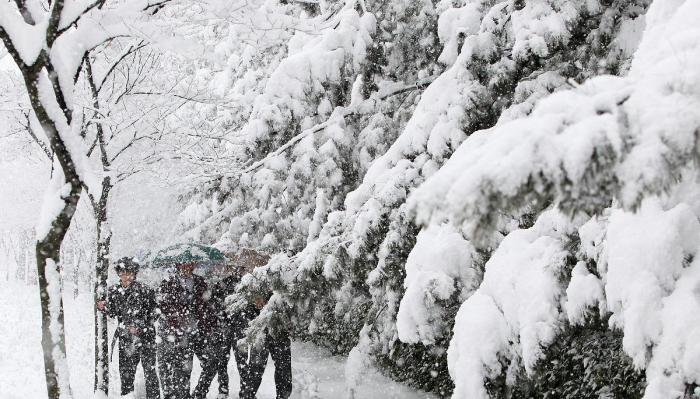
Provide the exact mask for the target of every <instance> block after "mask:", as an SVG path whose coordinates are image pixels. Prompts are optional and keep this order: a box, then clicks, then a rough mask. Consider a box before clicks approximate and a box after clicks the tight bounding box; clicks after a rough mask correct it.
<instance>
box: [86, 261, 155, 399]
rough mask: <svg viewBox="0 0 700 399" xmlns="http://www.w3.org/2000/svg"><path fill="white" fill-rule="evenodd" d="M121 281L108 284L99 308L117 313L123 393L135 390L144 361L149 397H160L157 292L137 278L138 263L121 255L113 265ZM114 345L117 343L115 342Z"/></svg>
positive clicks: (98, 305)
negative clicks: (157, 368) (156, 330)
mask: <svg viewBox="0 0 700 399" xmlns="http://www.w3.org/2000/svg"><path fill="white" fill-rule="evenodd" d="M114 269H115V271H116V272H117V274H118V275H119V284H116V285H114V286H112V287H110V288H109V290H108V292H107V300H106V301H100V302H98V303H97V308H98V309H99V310H100V311H103V312H105V313H106V314H107V315H108V316H109V317H116V318H117V321H118V323H119V324H118V326H117V329H116V331H115V335H114V338H113V341H112V342H114V339H118V340H119V376H120V377H121V387H122V395H128V394H130V393H131V392H133V391H134V376H135V375H136V366H137V365H138V364H139V361H140V362H141V367H143V374H144V377H145V379H146V397H147V398H148V399H158V398H160V389H159V387H158V375H157V373H156V332H155V326H154V322H155V317H156V299H155V292H154V291H153V290H152V289H151V288H149V287H147V286H145V285H144V284H141V283H140V282H138V281H135V280H136V274H137V273H138V270H139V264H138V263H137V262H136V261H134V260H133V259H131V258H128V257H126V258H121V259H119V260H118V261H117V263H116V264H115V266H114ZM113 345H114V344H113Z"/></svg>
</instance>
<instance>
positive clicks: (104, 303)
mask: <svg viewBox="0 0 700 399" xmlns="http://www.w3.org/2000/svg"><path fill="white" fill-rule="evenodd" d="M116 302H118V301H117V300H116V295H115V293H114V289H113V288H109V289H108V290H107V298H106V299H104V300H101V301H98V302H97V309H98V310H99V311H101V312H104V313H105V314H106V315H107V316H109V317H116V316H118V314H117V312H118V309H119V304H118V303H116Z"/></svg>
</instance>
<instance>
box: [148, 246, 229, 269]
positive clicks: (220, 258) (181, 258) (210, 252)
mask: <svg viewBox="0 0 700 399" xmlns="http://www.w3.org/2000/svg"><path fill="white" fill-rule="evenodd" d="M225 261H226V258H225V257H224V254H223V253H222V252H221V251H219V250H218V249H216V248H214V247H209V246H206V245H202V244H194V243H188V244H175V245H171V246H169V247H167V248H163V249H161V250H160V251H158V252H156V253H155V255H153V257H152V258H151V262H150V264H151V265H152V266H154V267H168V266H175V265H177V264H180V263H196V264H197V265H198V266H203V265H216V264H222V263H224V262H225Z"/></svg>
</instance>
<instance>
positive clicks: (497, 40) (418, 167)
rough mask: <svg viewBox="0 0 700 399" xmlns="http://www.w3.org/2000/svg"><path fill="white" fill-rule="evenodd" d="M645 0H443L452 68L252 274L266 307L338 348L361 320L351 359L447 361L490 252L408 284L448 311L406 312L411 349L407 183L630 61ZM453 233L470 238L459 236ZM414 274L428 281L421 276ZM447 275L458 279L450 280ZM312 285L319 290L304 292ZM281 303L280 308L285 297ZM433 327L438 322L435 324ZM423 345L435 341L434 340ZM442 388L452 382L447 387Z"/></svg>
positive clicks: (411, 237)
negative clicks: (338, 198) (480, 134)
mask: <svg viewBox="0 0 700 399" xmlns="http://www.w3.org/2000/svg"><path fill="white" fill-rule="evenodd" d="M646 4H647V2H645V1H639V2H633V1H624V2H623V1H620V2H615V3H614V4H613V5H610V6H602V5H600V4H593V3H586V4H580V3H579V2H572V1H571V2H567V1H533V2H519V1H515V2H510V1H505V2H470V3H468V4H466V5H463V6H461V7H460V6H459V5H457V6H453V5H452V3H450V2H443V3H440V4H439V5H438V7H437V9H438V11H439V12H440V24H439V27H438V33H439V34H440V39H441V42H442V44H443V46H444V48H443V51H442V53H441V55H440V61H441V62H442V63H444V64H446V65H447V66H448V69H447V70H446V71H445V72H442V73H440V74H439V77H438V78H437V79H436V80H435V81H434V82H433V83H432V84H431V85H430V86H429V87H428V89H427V90H426V91H425V92H424V93H423V94H422V96H421V98H420V100H419V101H418V102H417V106H416V108H415V111H414V112H413V113H412V116H411V119H410V121H409V122H408V124H407V125H406V127H405V128H404V129H403V133H402V134H401V136H400V137H399V138H398V139H397V140H396V141H395V142H394V143H393V145H392V146H391V148H389V149H388V150H387V152H386V153H385V154H384V155H382V156H381V157H379V158H378V159H377V160H376V161H375V162H374V163H373V164H372V166H371V167H370V168H369V169H368V171H367V173H366V174H365V175H364V178H363V182H362V184H361V185H360V186H359V187H358V188H357V189H356V190H354V191H353V192H351V193H350V194H349V195H348V196H347V198H346V200H345V204H344V208H345V209H342V210H340V211H339V212H335V213H331V214H329V216H328V222H327V223H326V225H325V226H324V228H323V229H322V231H321V232H320V234H319V238H318V239H317V240H316V241H315V242H311V243H309V245H307V247H306V248H305V249H304V250H303V251H301V252H300V253H298V254H296V255H294V256H293V257H291V258H287V257H284V258H280V259H277V260H275V261H273V262H272V263H271V264H270V266H269V267H268V268H267V269H262V270H259V271H258V272H257V273H256V276H255V277H254V278H251V279H250V280H249V283H250V284H251V285H250V288H251V291H255V289H256V288H259V287H261V285H260V282H261V281H268V282H269V284H267V285H266V284H263V285H264V286H266V287H273V288H275V290H276V293H277V294H276V295H277V297H275V299H276V300H275V301H271V303H270V305H268V306H269V307H273V306H274V305H276V304H284V305H285V306H291V309H292V311H291V314H292V315H293V316H292V317H293V318H294V321H295V324H296V325H297V326H301V327H304V326H308V328H309V331H310V333H311V334H312V336H315V337H317V338H319V337H324V340H325V342H326V343H327V344H330V345H335V346H336V347H337V348H338V349H339V350H346V349H347V348H348V347H349V346H351V345H354V344H355V343H356V342H358V341H356V340H357V333H358V330H360V329H361V330H362V332H361V336H360V338H359V342H360V343H361V344H360V345H359V346H358V347H357V348H356V350H355V351H354V353H353V354H352V355H351V361H350V364H354V365H357V364H358V363H359V364H360V365H361V364H363V363H364V361H366V360H367V359H369V358H375V359H379V360H380V362H381V363H382V364H385V365H403V364H405V362H404V360H405V359H407V358H410V357H411V356H412V355H413V354H414V353H416V351H418V352H420V353H422V355H421V356H419V357H420V358H421V361H422V362H425V363H427V364H431V366H432V367H433V371H435V369H436V365H435V364H436V363H437V368H439V367H440V366H439V364H440V361H439V359H440V358H442V359H443V361H444V357H443V356H444V349H445V345H444V344H445V342H446V341H445V340H446V339H449V327H450V326H451V321H449V320H450V319H451V317H452V316H451V314H452V315H453V314H454V309H456V306H458V305H459V303H460V302H461V301H462V300H464V298H465V296H466V295H468V294H469V290H473V289H474V288H475V287H476V286H477V285H478V283H479V281H470V279H471V278H472V277H465V276H475V277H476V278H477V279H479V276H480V275H481V273H480V272H479V269H480V266H479V265H480V264H482V265H483V261H484V260H485V257H484V255H488V248H486V251H483V252H484V253H478V251H474V253H472V256H470V257H469V258H467V259H463V258H462V257H459V258H460V259H459V260H460V261H462V262H465V263H464V264H457V265H454V266H450V267H454V268H455V269H460V268H467V269H469V268H470V267H471V268H472V269H473V271H472V272H467V273H466V274H460V273H453V274H449V273H448V274H445V275H441V276H437V278H438V280H434V282H435V283H437V282H440V280H442V281H443V283H442V287H447V288H443V289H439V288H437V291H433V292H432V294H428V293H427V292H426V291H425V290H426V289H432V285H431V284H432V283H431V284H428V285H427V286H423V287H418V288H416V287H412V286H411V285H410V283H407V284H406V285H407V288H408V289H409V290H411V291H412V292H413V293H414V295H416V296H417V297H418V298H413V299H409V302H410V303H416V300H417V301H419V302H420V301H423V299H421V298H420V296H422V295H427V296H426V297H425V300H426V301H428V302H427V303H426V304H425V305H426V307H427V308H428V309H429V310H430V311H431V312H434V311H438V314H433V315H431V317H433V318H434V319H438V318H441V317H445V318H447V320H448V321H447V322H446V323H438V324H437V325H435V326H425V324H424V325H421V326H416V328H418V327H420V328H421V329H423V330H424V331H422V332H417V333H412V332H411V330H412V329H413V326H411V323H415V322H417V321H422V322H425V321H426V319H425V318H423V319H421V317H414V316H418V313H420V312H424V313H425V309H424V308H422V307H420V306H418V307H414V308H415V312H414V311H413V310H408V312H409V313H408V314H407V315H406V317H407V319H405V320H408V322H407V323H401V324H402V325H403V326H404V327H406V330H405V331H406V334H405V336H404V338H405V339H406V340H407V341H408V342H411V343H414V344H415V347H413V349H411V348H408V349H406V347H405V346H403V344H401V343H400V342H399V341H398V339H397V338H398V337H399V333H400V331H397V329H396V324H395V323H396V319H397V311H398V309H399V303H400V301H401V300H402V297H404V277H405V276H406V268H405V265H406V261H407V258H408V254H409V253H410V251H411V249H412V248H413V247H414V243H415V239H416V235H417V232H418V229H417V228H416V227H415V226H414V225H413V222H412V217H411V216H410V215H409V214H408V212H407V208H406V202H405V201H406V197H407V195H408V193H409V192H410V191H411V190H412V189H413V188H414V187H416V186H418V185H419V184H421V183H422V182H423V181H424V179H425V178H426V177H428V176H430V175H432V174H433V173H434V172H435V171H436V170H437V169H439V168H440V166H441V165H442V163H443V162H444V160H445V159H447V158H448V157H449V156H450V155H451V154H452V152H453V150H454V149H456V148H457V146H459V144H461V142H462V141H463V140H464V139H465V138H466V137H467V136H468V135H469V134H471V133H472V132H475V131H477V130H479V129H482V128H485V127H489V126H493V125H496V124H497V123H505V122H506V121H508V120H510V119H513V118H517V117H519V116H524V115H527V114H529V113H530V112H531V110H532V108H533V105H534V103H535V102H536V101H537V100H539V99H540V98H542V97H544V96H546V95H548V94H549V93H551V92H553V91H556V90H559V89H561V88H564V87H567V86H568V85H569V84H571V83H567V80H570V81H571V82H576V81H578V80H584V79H586V78H587V77H589V76H595V75H597V74H599V73H602V72H608V73H618V72H620V71H624V70H625V68H626V67H625V65H626V64H627V61H628V57H629V56H630V51H631V50H632V49H633V48H634V42H633V41H632V42H631V43H630V40H629V38H628V36H629V32H630V31H631V32H634V31H635V29H639V22H638V21H639V20H640V19H639V18H638V17H639V16H640V14H642V13H643V12H644V11H645V8H646ZM379 25H380V26H381V23H380V24H379ZM623 33H624V34H623ZM460 50H461V51H460ZM433 69H434V70H437V71H438V72H439V71H441V68H433ZM573 84H575V83H573ZM499 118H500V119H499ZM503 227H504V228H507V226H505V225H504V226H503ZM516 227H517V225H516ZM434 234H437V235H438V236H440V233H434ZM457 234H459V233H457ZM451 242H454V243H455V245H457V246H458V247H464V248H469V247H470V246H469V245H470V244H469V243H468V242H466V241H464V239H462V240H453V241H451ZM565 243H566V242H565V241H562V245H564V244H565ZM455 251H457V253H459V252H458V251H459V250H455ZM470 261H473V265H472V266H470V264H471V263H470ZM448 263H449V262H448ZM411 268H412V269H421V268H422V266H420V265H416V266H413V267H411ZM424 274H430V273H424ZM460 279H464V281H461V282H460V281H459V280H460ZM409 280H412V281H416V282H418V283H419V284H424V283H425V281H424V279H423V278H417V279H412V278H409ZM253 281H255V283H253ZM450 281H452V282H453V284H456V286H457V288H458V289H449V285H450V284H449V282H450ZM310 294H311V296H312V297H313V298H314V299H315V300H310V299H309V296H310ZM436 294H439V295H436ZM436 296H437V299H436ZM319 298H325V299H330V302H329V301H327V300H325V299H319ZM404 298H405V297H404ZM450 309H453V310H452V311H450ZM279 311H280V312H283V311H285V309H284V307H281V308H280V309H279ZM451 312H452V313H451ZM411 313H414V314H413V315H412V314H411ZM269 314H272V312H270V313H269ZM411 319H413V320H411ZM269 321H270V320H269V319H266V318H265V317H262V318H261V319H259V320H258V321H257V322H256V323H255V326H256V327H255V328H257V329H258V330H262V327H263V326H264V325H265V323H267V322H269ZM441 326H442V327H441ZM361 327H362V328H361ZM435 327H437V331H432V330H431V329H432V328H435ZM426 329H427V330H426ZM441 340H442V341H441ZM424 345H428V346H429V347H428V348H427V350H426V348H425V347H424ZM412 350H413V352H412ZM431 353H432V354H433V355H434V356H431V355H430V354H431ZM435 358H437V359H438V361H437V362H436V361H435ZM389 368H391V367H389ZM401 369H402V370H404V371H405V370H406V368H401ZM418 369H419V370H420V371H421V372H422V378H420V377H417V376H412V377H414V378H412V380H413V381H414V382H415V383H417V384H420V385H423V386H426V387H430V386H431V385H430V382H429V381H426V373H425V371H426V370H430V368H428V367H426V368H420V367H419V368H418ZM427 374H428V375H429V374H430V373H427ZM433 374H438V375H439V373H433ZM348 376H349V379H350V380H351V382H352V380H353V379H355V380H356V379H357V376H355V375H353V368H352V367H349V374H348ZM405 376H406V375H404V377H405ZM397 377H399V378H400V377H401V376H400V375H398V376H397ZM427 379H428V380H429V379H430V378H427ZM446 391H449V389H447V390H444V389H443V393H447V392H446Z"/></svg>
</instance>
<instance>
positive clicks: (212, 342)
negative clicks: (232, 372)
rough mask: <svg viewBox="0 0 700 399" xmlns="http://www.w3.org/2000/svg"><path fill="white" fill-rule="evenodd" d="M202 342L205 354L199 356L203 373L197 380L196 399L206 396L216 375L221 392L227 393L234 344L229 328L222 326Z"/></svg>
mask: <svg viewBox="0 0 700 399" xmlns="http://www.w3.org/2000/svg"><path fill="white" fill-rule="evenodd" d="M200 344H201V345H202V346H203V348H202V350H201V352H202V353H203V356H199V359H200V361H201V362H202V373H201V374H200V375H199V381H197V386H196V387H195V389H194V392H193V393H192V397H193V398H194V399H204V398H206V396H207V393H208V392H209V386H210V385H211V382H212V381H213V380H214V376H218V380H219V393H223V394H227V393H228V369H227V367H228V361H229V359H230V356H231V355H230V354H231V345H232V344H233V337H232V335H231V334H229V333H228V331H227V329H225V328H221V329H218V330H216V331H214V332H213V333H212V334H210V335H209V337H208V339H206V340H204V341H203V342H201V343H200ZM204 354H206V355H204Z"/></svg>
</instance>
